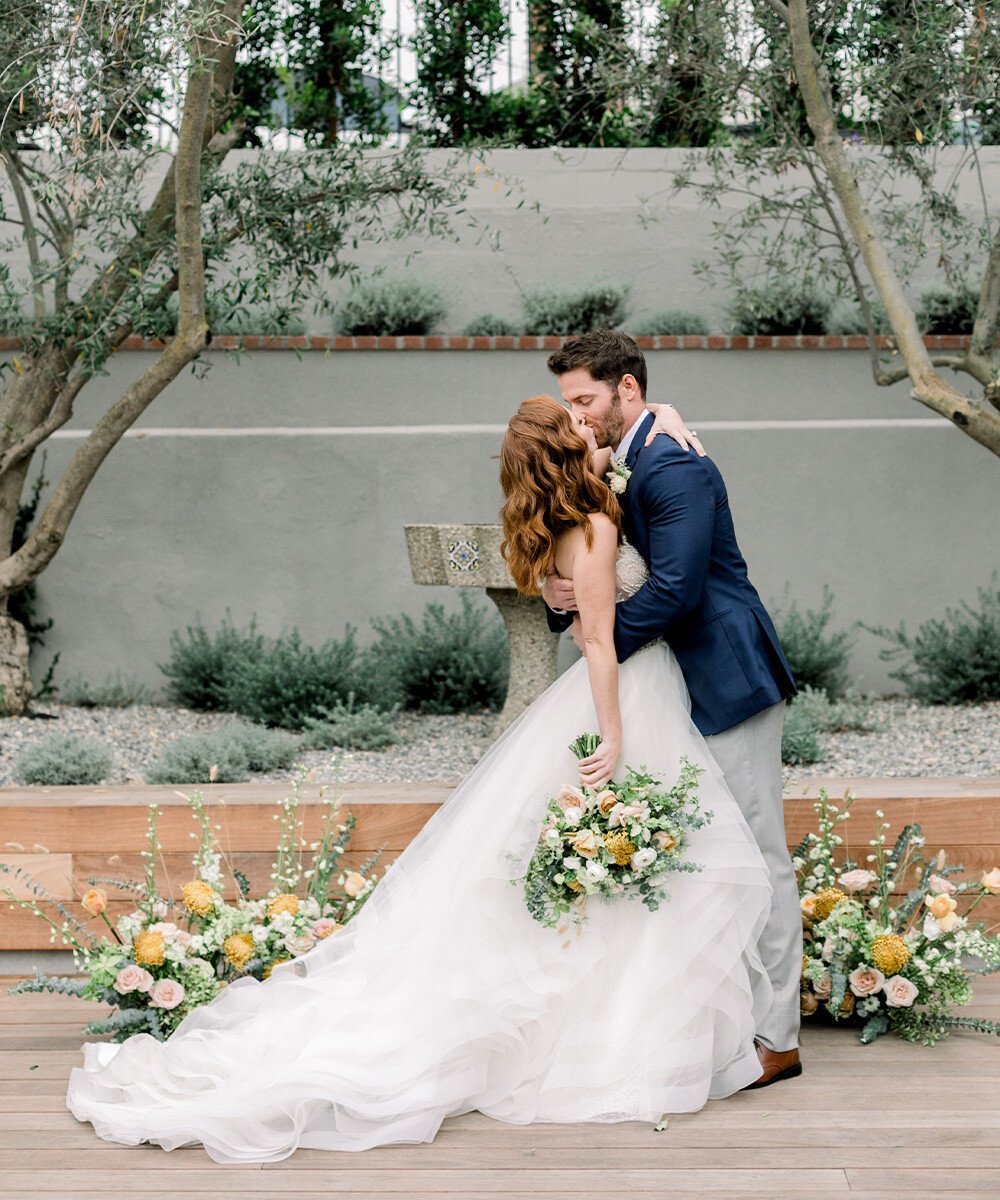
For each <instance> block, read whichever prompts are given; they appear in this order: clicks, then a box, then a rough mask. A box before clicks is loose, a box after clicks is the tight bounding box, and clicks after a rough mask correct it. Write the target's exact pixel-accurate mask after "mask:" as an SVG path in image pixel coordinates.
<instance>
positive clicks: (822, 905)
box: [812, 888, 847, 921]
mask: <svg viewBox="0 0 1000 1200" xmlns="http://www.w3.org/2000/svg"><path fill="white" fill-rule="evenodd" d="M846 899H847V896H846V895H845V893H844V892H842V891H841V890H840V888H824V889H823V890H822V891H821V892H817V893H816V895H815V897H814V898H813V906H812V919H813V920H814V921H825V920H826V918H827V917H828V916H829V915H830V913H832V912H833V910H834V909H835V908H836V907H837V905H838V904H840V903H841V902H842V901H844V900H846Z"/></svg>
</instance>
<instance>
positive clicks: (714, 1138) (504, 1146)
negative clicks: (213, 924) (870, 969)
mask: <svg viewBox="0 0 1000 1200" xmlns="http://www.w3.org/2000/svg"><path fill="white" fill-rule="evenodd" d="M16 1115H19V1116H21V1117H22V1118H23V1119H24V1120H26V1121H28V1122H29V1123H30V1124H31V1126H32V1127H31V1128H25V1129H12V1128H10V1127H9V1126H10V1122H11V1120H13V1118H14V1117H15V1116H16ZM58 1116H59V1114H57V1113H22V1114H13V1113H11V1114H9V1115H8V1116H6V1117H5V1118H4V1124H5V1126H7V1128H5V1129H2V1130H0V1149H2V1150H30V1149H45V1150H53V1151H55V1150H87V1151H91V1150H93V1151H94V1152H95V1153H96V1152H100V1153H104V1154H117V1153H121V1151H122V1147H120V1146H117V1145H115V1144H114V1143H112V1142H103V1141H101V1140H100V1139H99V1138H97V1137H96V1136H95V1135H94V1131H93V1129H91V1127H90V1126H89V1125H84V1124H81V1123H79V1122H77V1121H76V1120H75V1118H74V1117H73V1116H72V1114H70V1113H69V1112H68V1110H67V1112H66V1117H67V1119H68V1121H69V1123H70V1126H71V1127H70V1126H67V1125H63V1124H61V1123H59V1124H50V1125H46V1126H45V1127H44V1128H39V1126H40V1125H41V1123H42V1122H52V1123H54V1122H55V1119H56V1118H57V1117H58ZM809 1116H810V1117H813V1114H809ZM813 1119H815V1118H814V1117H813ZM972 1119H973V1120H974V1119H975V1118H972ZM910 1121H911V1124H910V1126H909V1127H908V1128H900V1129H885V1128H882V1127H881V1121H880V1125H879V1128H878V1129H873V1128H872V1126H871V1124H870V1123H869V1124H868V1125H854V1126H850V1127H843V1128H833V1129H831V1128H828V1127H827V1126H826V1125H822V1124H818V1125H799V1124H796V1125H794V1126H785V1127H782V1125H781V1123H780V1122H775V1121H773V1120H772V1121H771V1122H770V1126H769V1127H765V1128H764V1129H763V1130H762V1129H761V1128H760V1127H752V1128H746V1129H741V1128H738V1127H732V1126H721V1127H720V1126H714V1125H711V1126H706V1127H704V1128H701V1127H696V1126H692V1127H691V1128H689V1129H686V1130H683V1131H678V1132H676V1133H671V1131H670V1129H669V1127H668V1129H667V1130H665V1131H664V1132H663V1133H654V1132H653V1131H652V1128H651V1127H650V1126H648V1125H643V1126H634V1125H632V1124H623V1125H617V1124H616V1125H603V1124H602V1125H572V1126H559V1125H554V1126H550V1125H530V1126H527V1127H522V1126H517V1125H502V1124H500V1123H499V1122H497V1124H498V1126H499V1127H498V1129H497V1131H496V1132H495V1133H494V1134H490V1133H489V1132H488V1131H487V1130H483V1129H478V1130H466V1131H462V1130H450V1129H448V1128H447V1127H445V1128H443V1129H442V1130H441V1131H440V1132H439V1133H438V1135H437V1137H436V1138H435V1139H434V1143H433V1146H434V1154H433V1156H430V1155H429V1154H428V1152H427V1150H426V1149H425V1148H417V1149H412V1148H408V1152H409V1153H412V1154H413V1155H414V1156H417V1157H418V1158H419V1161H417V1159H416V1158H415V1160H414V1161H415V1168H414V1169H418V1168H422V1167H424V1166H429V1165H431V1164H430V1161H429V1159H430V1157H433V1161H434V1162H435V1163H436V1162H438V1155H439V1153H443V1152H445V1151H452V1150H462V1151H463V1152H465V1153H468V1154H472V1155H474V1156H475V1161H476V1162H480V1163H482V1162H483V1160H482V1158H481V1155H483V1154H493V1155H499V1156H501V1157H502V1158H503V1162H502V1163H501V1165H500V1167H499V1168H498V1169H502V1168H503V1166H505V1165H506V1163H507V1162H509V1161H511V1160H512V1158H514V1157H516V1156H517V1155H519V1154H521V1153H524V1154H532V1155H533V1154H536V1153H538V1154H548V1153H549V1151H550V1150H553V1149H555V1150H559V1151H560V1152H563V1151H564V1152H566V1153H570V1152H573V1153H575V1152H576V1151H577V1150H580V1151H583V1152H585V1153H586V1154H588V1155H589V1154H591V1153H597V1152H600V1153H602V1154H604V1155H607V1154H608V1153H609V1152H615V1153H617V1152H620V1151H625V1150H628V1151H629V1155H630V1158H629V1161H630V1162H632V1158H631V1154H632V1152H633V1151H634V1150H643V1149H646V1150H651V1152H652V1153H655V1154H657V1155H661V1156H662V1155H663V1154H664V1153H665V1152H666V1151H669V1153H670V1154H671V1155H674V1154H676V1153H677V1152H678V1151H681V1150H686V1151H699V1150H707V1151H710V1152H712V1151H722V1150H740V1151H741V1152H742V1151H743V1150H744V1149H747V1150H752V1151H753V1152H755V1153H757V1152H759V1153H761V1154H763V1153H770V1149H766V1150H765V1149H762V1143H764V1142H766V1146H767V1147H768V1148H771V1147H773V1148H775V1149H776V1150H778V1151H781V1150H788V1151H791V1150H794V1149H796V1148H803V1149H806V1150H809V1151H813V1150H816V1151H818V1150H820V1149H823V1148H826V1149H827V1150H828V1151H829V1152H830V1154H831V1158H830V1165H833V1166H837V1167H842V1166H845V1165H847V1164H846V1163H845V1162H843V1161H841V1159H840V1155H839V1152H840V1150H841V1149H843V1148H845V1147H846V1148H847V1150H848V1153H850V1154H855V1153H857V1154H859V1155H860V1154H861V1153H862V1151H860V1150H858V1149H857V1148H858V1147H859V1146H861V1147H866V1150H865V1151H864V1155H865V1156H864V1157H861V1158H859V1159H858V1165H860V1166H864V1165H866V1164H867V1163H870V1162H871V1161H872V1159H873V1155H874V1154H875V1153H881V1152H882V1151H884V1150H892V1149H905V1150H907V1152H908V1153H907V1154H906V1155H905V1156H904V1157H905V1161H906V1162H908V1163H909V1162H911V1161H912V1159H911V1156H910V1154H909V1151H910V1150H911V1149H912V1150H917V1151H921V1152H922V1151H923V1150H924V1148H925V1147H926V1146H927V1145H928V1134H927V1126H926V1124H923V1125H920V1124H916V1123H914V1122H915V1118H914V1116H913V1115H911V1116H910ZM998 1141H1000V1138H998V1133H997V1127H996V1126H995V1125H994V1126H991V1127H987V1128H981V1127H974V1126H971V1125H969V1126H966V1127H965V1128H963V1129H952V1128H938V1127H937V1126H935V1129H934V1137H933V1144H934V1147H935V1151H934V1153H938V1152H940V1151H945V1150H947V1151H948V1152H949V1153H951V1152H954V1155H955V1157H956V1158H959V1157H961V1160H962V1161H961V1163H960V1164H959V1165H964V1166H971V1165H976V1164H975V1162H974V1161H971V1162H970V1161H969V1159H968V1158H966V1157H965V1152H966V1151H969V1152H970V1153H971V1150H972V1148H980V1149H981V1150H983V1151H985V1152H986V1153H987V1155H989V1156H990V1157H989V1159H988V1161H987V1163H986V1165H987V1166H989V1165H991V1164H993V1163H995V1162H996V1148H997V1144H998ZM189 1152H195V1151H193V1150H192V1151H185V1153H189ZM392 1152H395V1151H392ZM157 1153H160V1151H157ZM176 1153H177V1154H180V1153H181V1151H180V1150H178V1151H176ZM199 1153H200V1152H199ZM298 1153H306V1151H299V1152H297V1154H298ZM309 1153H313V1152H312V1151H310V1152H309ZM315 1153H322V1152H321V1151H316V1152H315ZM365 1153H366V1154H383V1153H384V1154H389V1153H390V1150H389V1149H385V1150H371V1151H366V1152H365ZM297 1154H296V1157H297ZM74 1161H75V1160H74ZM940 1161H941V1163H942V1165H944V1164H945V1163H947V1162H948V1161H949V1158H948V1154H945V1157H944V1158H942V1159H941V1160H940ZM671 1162H674V1159H673V1158H671ZM741 1162H743V1159H742V1158H741ZM764 1162H765V1165H774V1163H772V1162H771V1160H770V1159H767V1160H764ZM633 1165H637V1164H634V1163H633ZM675 1165H680V1164H675ZM696 1165H700V1160H699V1162H698V1163H697V1164H696ZM744 1165H751V1164H749V1163H744ZM802 1165H806V1164H805V1163H803V1164H802Z"/></svg>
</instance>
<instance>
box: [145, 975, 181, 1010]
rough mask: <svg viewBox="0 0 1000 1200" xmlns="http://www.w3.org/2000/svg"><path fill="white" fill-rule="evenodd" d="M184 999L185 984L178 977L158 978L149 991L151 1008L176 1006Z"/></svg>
mask: <svg viewBox="0 0 1000 1200" xmlns="http://www.w3.org/2000/svg"><path fill="white" fill-rule="evenodd" d="M183 999H184V985H183V984H181V983H178V982H177V980H176V979H158V980H157V981H156V983H154V984H153V987H152V990H151V991H150V993H149V1007H150V1008H167V1009H169V1008H176V1007H177V1005H178V1004H180V1002H181V1001H182V1000H183Z"/></svg>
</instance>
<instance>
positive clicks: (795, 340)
mask: <svg viewBox="0 0 1000 1200" xmlns="http://www.w3.org/2000/svg"><path fill="white" fill-rule="evenodd" d="M567 340H568V339H567V338H562V337H527V336H519V337H459V336H457V335H452V334H428V335H427V336H425V337H410V336H407V337H339V336H320V337H312V336H307V337H275V336H270V335H269V336H263V335H246V336H235V335H232V334H222V335H219V336H217V337H214V338H213V339H212V342H211V345H212V347H214V348H215V349H216V350H238V349H242V350H321V351H329V350H557V349H558V348H559V347H560V346H561V345H562V344H563V342H565V341H567ZM636 341H637V342H638V343H639V346H640V348H641V349H643V350H867V349H868V339H867V338H866V337H865V336H864V335H863V334H850V335H848V336H846V337H842V336H835V335H833V334H810V333H802V334H794V335H788V336H781V337H763V336H761V335H759V334H758V335H756V336H752V337H744V336H740V335H736V334H724V333H710V334H707V335H700V334H685V335H684V336H680V337H673V336H671V337H667V336H659V337H640V338H636ZM875 341H876V345H877V346H878V347H879V349H880V350H892V349H894V348H895V344H894V341H893V339H892V338H888V337H879V338H876V339H875ZM165 344H166V343H165V342H162V341H160V340H159V339H157V338H141V337H129V338H126V339H125V341H124V342H123V343H122V346H121V347H120V348H121V349H122V350H162V349H163V348H164V346H165ZM997 344H998V345H1000V338H998V339H997ZM924 345H925V346H926V347H927V349H928V350H965V349H966V348H967V347H968V345H969V337H968V335H967V334H953V333H948V334H929V335H928V336H927V337H925V338H924ZM21 349H23V342H22V340H21V338H19V337H0V351H4V350H21Z"/></svg>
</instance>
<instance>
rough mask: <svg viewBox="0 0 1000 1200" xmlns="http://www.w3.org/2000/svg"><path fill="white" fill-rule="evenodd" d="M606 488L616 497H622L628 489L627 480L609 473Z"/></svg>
mask: <svg viewBox="0 0 1000 1200" xmlns="http://www.w3.org/2000/svg"><path fill="white" fill-rule="evenodd" d="M608 487H609V488H610V489H611V490H612V491H613V492H614V493H615V495H616V496H620V495H622V493H623V492H624V491H625V489H626V488H627V487H628V480H627V479H625V478H623V476H621V475H618V474H616V473H615V472H610V473H609V474H608Z"/></svg>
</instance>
